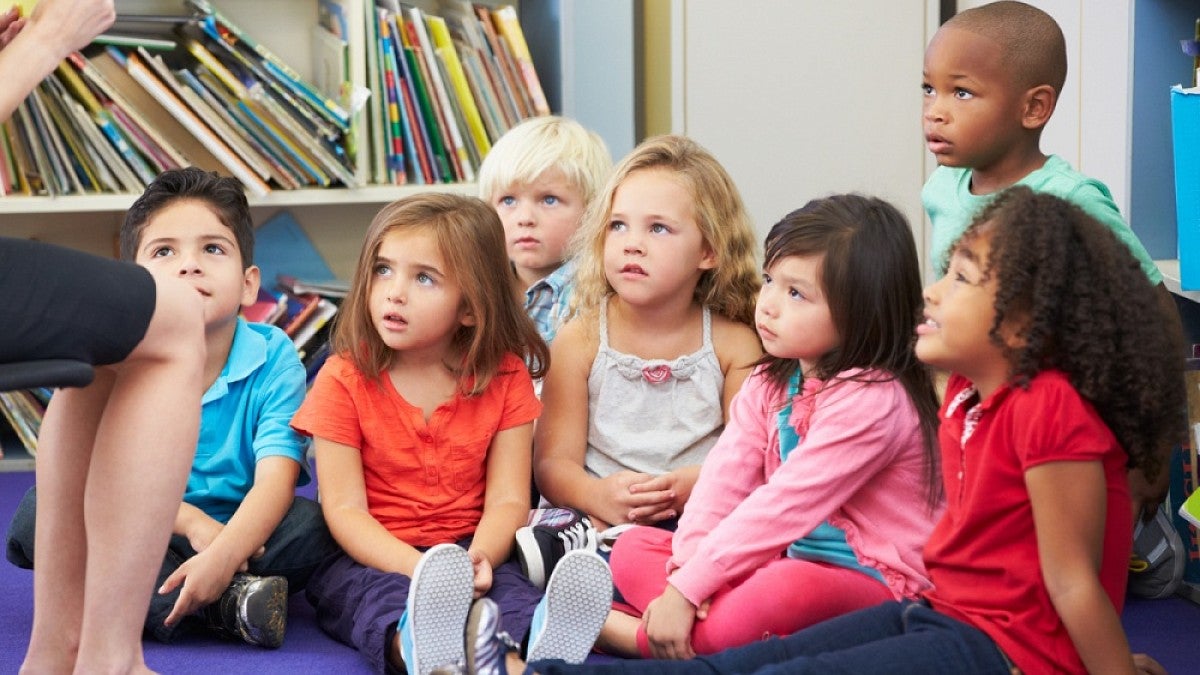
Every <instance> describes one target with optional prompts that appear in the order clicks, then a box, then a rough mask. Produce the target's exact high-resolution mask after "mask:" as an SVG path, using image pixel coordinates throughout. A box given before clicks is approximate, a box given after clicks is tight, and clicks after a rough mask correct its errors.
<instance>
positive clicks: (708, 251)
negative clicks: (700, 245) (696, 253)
mask: <svg viewBox="0 0 1200 675" xmlns="http://www.w3.org/2000/svg"><path fill="white" fill-rule="evenodd" d="M700 254H701V255H700V266H699V267H698V268H697V269H702V270H711V269H713V268H714V267H716V266H717V254H716V253H715V252H714V251H713V249H712V247H711V246H709V245H708V244H705V245H704V249H703V250H702V251H701V252H700Z"/></svg>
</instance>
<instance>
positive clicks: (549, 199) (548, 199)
mask: <svg viewBox="0 0 1200 675" xmlns="http://www.w3.org/2000/svg"><path fill="white" fill-rule="evenodd" d="M559 201H560V200H559V198H558V197H555V196H554V195H546V196H545V197H543V198H542V202H543V203H545V204H546V206H554V205H555V204H557V203H558V202H559Z"/></svg>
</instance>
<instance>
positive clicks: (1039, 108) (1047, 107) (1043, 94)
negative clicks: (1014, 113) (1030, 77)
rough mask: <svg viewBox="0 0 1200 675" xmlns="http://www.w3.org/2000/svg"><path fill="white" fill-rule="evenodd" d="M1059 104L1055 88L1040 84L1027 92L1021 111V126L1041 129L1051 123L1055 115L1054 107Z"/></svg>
mask: <svg viewBox="0 0 1200 675" xmlns="http://www.w3.org/2000/svg"><path fill="white" fill-rule="evenodd" d="M1057 103H1058V94H1057V93H1055V91H1054V87H1051V86H1050V85H1048V84H1039V85H1038V86H1036V87H1034V88H1032V89H1029V90H1028V91H1026V92H1025V102H1024V107H1023V110H1022V111H1021V124H1022V125H1023V126H1024V127H1025V128H1026V129H1041V128H1042V127H1044V126H1046V123H1047V122H1049V121H1050V116H1051V115H1053V114H1054V106H1055V105H1056V104H1057Z"/></svg>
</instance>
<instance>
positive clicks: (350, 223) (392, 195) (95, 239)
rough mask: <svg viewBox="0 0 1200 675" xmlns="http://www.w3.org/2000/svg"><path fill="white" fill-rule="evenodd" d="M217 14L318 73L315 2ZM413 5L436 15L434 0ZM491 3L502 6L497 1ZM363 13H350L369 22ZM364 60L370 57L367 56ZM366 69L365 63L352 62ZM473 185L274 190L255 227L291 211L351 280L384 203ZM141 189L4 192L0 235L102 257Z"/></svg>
mask: <svg viewBox="0 0 1200 675" xmlns="http://www.w3.org/2000/svg"><path fill="white" fill-rule="evenodd" d="M214 4H215V5H216V6H217V8H218V9H219V11H221V12H222V13H223V14H225V15H226V16H228V17H229V18H230V19H231V20H232V21H233V22H234V23H236V24H237V25H238V26H239V27H240V28H242V29H243V30H244V31H246V33H247V34H248V35H250V36H252V37H253V38H255V39H256V40H257V41H259V42H261V43H262V44H263V45H265V46H266V47H267V48H268V49H270V50H271V51H273V52H275V54H276V55H278V56H279V57H280V58H281V59H282V60H283V61H284V62H285V63H287V64H288V65H289V66H291V67H292V68H293V69H294V70H296V71H297V72H298V73H299V74H300V75H301V76H302V77H304V78H305V79H310V76H311V73H312V70H313V68H312V57H311V52H310V46H311V43H312V34H311V31H312V27H313V26H314V25H315V23H316V20H317V2H316V0H255V1H254V2H245V1H244V0H216V1H215V3H214ZM414 4H416V5H418V6H420V7H421V8H422V9H425V10H428V11H431V12H434V13H437V10H438V7H437V5H438V3H437V2H436V0H418V2H415V3H414ZM488 4H501V3H498V2H492V3H488ZM368 5H374V2H373V0H361V3H360V4H357V5H354V8H355V10H356V11H360V12H365V11H366V7H367V6H368ZM116 7H117V12H118V15H120V14H123V13H128V14H182V13H185V11H186V10H185V7H184V5H183V2H182V0H116ZM364 16H365V14H360V15H359V16H358V17H354V16H351V17H348V19H349V21H351V22H354V21H358V22H359V25H361V22H362V21H363V17H364ZM364 58H365V57H364ZM356 68H357V72H360V73H362V75H361V77H362V81H364V82H365V66H364V67H359V66H354V65H353V64H352V70H354V69H356ZM476 189H477V188H476V186H475V185H473V184H438V185H403V186H368V187H362V188H357V189H345V188H329V189H305V190H274V191H272V192H271V193H270V194H268V195H266V196H264V197H251V198H250V205H251V212H252V215H253V218H254V222H255V224H259V223H262V222H264V221H265V220H267V219H268V218H270V217H271V216H272V215H274V213H275V212H276V211H279V210H281V209H288V210H290V211H291V212H292V213H293V215H294V216H295V217H296V219H297V220H298V221H299V222H300V224H301V226H302V227H303V228H304V229H305V231H306V232H307V234H308V235H309V237H310V238H311V239H312V240H313V242H314V244H315V245H316V246H317V248H318V249H319V250H320V251H321V253H322V255H323V256H324V257H325V258H326V260H327V262H328V263H329V265H330V267H331V268H332V269H333V271H334V273H335V274H337V275H338V276H340V277H342V278H349V277H350V276H351V273H352V272H353V267H354V263H355V261H356V259H357V256H358V251H359V247H360V245H361V242H362V238H363V234H364V233H365V231H366V228H367V226H368V225H369V224H370V221H371V218H372V217H373V216H374V215H375V213H376V212H377V211H378V210H379V208H380V207H381V206H383V205H384V204H387V203H389V202H392V201H394V200H396V199H400V198H402V197H405V196H409V195H412V194H417V193H420V192H428V191H443V192H447V191H448V192H457V193H462V194H472V195H473V194H475V193H476ZM136 198H137V195H136V194H97V195H85V196H61V197H23V196H4V197H0V236H9V237H21V238H30V239H37V240H40V241H45V242H48V243H53V244H59V245H63V246H68V247H71V248H76V249H79V250H83V251H87V252H90V253H95V254H98V255H106V256H112V255H114V254H115V251H116V237H117V234H118V231H119V228H120V224H121V222H122V220H123V219H124V214H125V211H126V210H127V209H128V208H129V206H130V205H131V204H132V203H133V201H134V200H135V199H136ZM0 438H2V439H3V442H4V454H5V457H4V458H2V459H0V471H13V470H17V471H20V470H29V469H32V466H33V459H32V458H30V457H29V456H28V454H27V453H25V452H24V450H23V449H20V446H19V443H18V442H17V441H16V439H15V437H9V436H7V435H5V436H3V437H0Z"/></svg>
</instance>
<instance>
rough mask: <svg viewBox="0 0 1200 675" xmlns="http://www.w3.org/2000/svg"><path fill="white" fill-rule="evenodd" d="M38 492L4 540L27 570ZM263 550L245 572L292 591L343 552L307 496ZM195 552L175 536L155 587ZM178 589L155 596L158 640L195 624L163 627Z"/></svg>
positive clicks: (152, 630)
mask: <svg viewBox="0 0 1200 675" xmlns="http://www.w3.org/2000/svg"><path fill="white" fill-rule="evenodd" d="M36 494H37V488H36V487H32V488H29V491H28V492H26V493H25V496H24V497H23V498H22V499H21V503H20V504H18V505H17V510H16V513H14V514H13V519H12V523H11V524H10V525H9V529H8V538H7V542H6V546H7V548H6V554H7V556H8V560H9V562H11V563H13V564H14V565H16V566H18V567H23V568H25V569H33V535H34V520H35V519H36V516H37V512H36V506H35V500H36ZM264 548H265V549H266V552H265V553H264V554H263V556H262V557H261V558H256V559H252V560H250V561H249V569H248V570H247V571H248V572H249V573H250V574H255V575H258V576H282V577H287V580H288V592H289V593H296V592H298V591H301V590H303V589H304V587H305V586H306V585H307V584H308V578H309V577H310V576H312V573H313V571H314V570H316V568H317V566H318V565H319V564H320V563H321V561H322V560H324V559H325V558H327V557H330V556H332V555H333V554H335V553H338V552H339V551H340V550H341V549H340V548H339V547H338V545H337V543H336V542H334V540H333V537H332V536H330V534H329V528H328V527H326V526H325V517H324V516H322V515H321V507H320V506H319V505H317V503H316V502H314V501H312V500H311V499H306V498H304V497H296V498H295V499H293V500H292V505H291V506H290V507H288V511H287V513H286V514H285V515H284V516H283V520H282V521H280V523H279V526H278V527H276V528H275V531H274V532H272V533H271V536H270V538H269V539H267V542H266V544H264ZM194 555H196V551H195V549H193V548H192V546H191V544H190V543H188V540H187V537H183V536H180V535H172V536H171V542H170V544H168V546H167V553H166V555H165V556H163V564H162V567H161V568H160V569H159V572H158V580H157V582H155V588H158V587H159V586H161V585H162V583H163V582H164V581H166V580H167V577H169V576H170V575H171V574H172V573H174V572H175V570H177V569H179V566H180V565H182V564H183V563H184V561H186V560H187V559H189V558H191V557H192V556H194ZM180 590H182V587H180V588H176V589H175V590H174V591H172V592H171V593H168V594H166V595H159V594H158V593H157V592H156V593H154V594H153V595H151V597H150V610H149V611H148V612H147V613H146V623H145V625H144V630H145V633H146V634H147V635H150V636H152V637H154V639H156V640H158V641H160V642H171V641H172V640H173V639H175V638H176V637H177V636H178V635H179V634H180V632H181V631H182V630H186V629H187V628H189V627H190V626H195V622H193V621H181V622H179V623H176V624H175V625H174V626H171V627H169V628H168V627H167V626H165V625H163V621H165V620H166V618H167V616H168V615H169V614H170V613H171V608H173V607H174V606H175V601H176V600H178V599H179V592H180Z"/></svg>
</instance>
